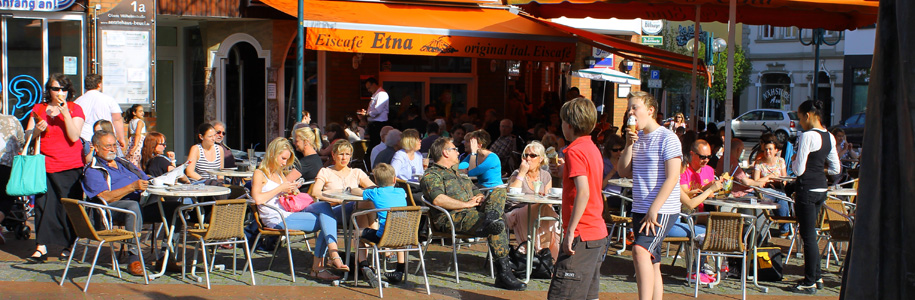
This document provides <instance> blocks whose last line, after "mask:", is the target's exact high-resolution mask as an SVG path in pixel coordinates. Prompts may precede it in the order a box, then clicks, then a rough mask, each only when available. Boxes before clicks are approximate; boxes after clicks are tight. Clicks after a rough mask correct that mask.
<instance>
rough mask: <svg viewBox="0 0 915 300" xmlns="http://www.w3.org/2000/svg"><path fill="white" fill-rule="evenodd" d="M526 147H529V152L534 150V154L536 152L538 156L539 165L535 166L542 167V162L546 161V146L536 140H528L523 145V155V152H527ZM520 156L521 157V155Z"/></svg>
mask: <svg viewBox="0 0 915 300" xmlns="http://www.w3.org/2000/svg"><path fill="white" fill-rule="evenodd" d="M527 149H530V150H531V152H534V154H537V156H540V166H537V167H538V168H540V167H543V165H544V164H543V162H545V161H546V148H544V147H543V144H541V143H540V142H538V141H533V142H530V143H528V144H527V146H524V150H523V151H521V154H522V155H523V154H524V153H527ZM522 158H523V156H522Z"/></svg>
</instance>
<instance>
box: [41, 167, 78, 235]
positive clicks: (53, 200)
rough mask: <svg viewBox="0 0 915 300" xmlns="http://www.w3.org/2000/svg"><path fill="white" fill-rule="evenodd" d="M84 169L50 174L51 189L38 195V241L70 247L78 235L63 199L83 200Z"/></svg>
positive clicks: (49, 185)
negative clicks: (71, 223) (71, 224)
mask: <svg viewBox="0 0 915 300" xmlns="http://www.w3.org/2000/svg"><path fill="white" fill-rule="evenodd" d="M80 175H82V170H81V168H75V169H70V170H66V171H60V172H56V173H48V192H47V193H45V194H43V195H38V196H37V197H35V242H36V243H38V244H39V245H60V246H67V247H69V246H70V244H72V243H73V239H74V238H75V237H76V235H75V234H74V233H73V227H71V226H70V221H69V219H68V218H67V213H66V211H65V210H64V207H63V204H62V203H61V201H60V198H71V199H77V200H82V198H83V187H82V186H81V185H80V184H79V177H80Z"/></svg>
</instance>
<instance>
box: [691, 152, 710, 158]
mask: <svg viewBox="0 0 915 300" xmlns="http://www.w3.org/2000/svg"><path fill="white" fill-rule="evenodd" d="M693 153H696V152H693ZM696 156H697V157H699V159H712V156H711V155H699V153H696Z"/></svg>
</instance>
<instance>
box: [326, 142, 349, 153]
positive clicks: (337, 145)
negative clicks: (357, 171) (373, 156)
mask: <svg viewBox="0 0 915 300" xmlns="http://www.w3.org/2000/svg"><path fill="white" fill-rule="evenodd" d="M330 149H331V152H332V153H333V154H337V153H340V151H343V150H349V153H350V154H352V153H353V144H350V143H349V141H347V140H346V139H339V140H337V141H336V142H334V144H333V145H330Z"/></svg>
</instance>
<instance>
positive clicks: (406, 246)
mask: <svg viewBox="0 0 915 300" xmlns="http://www.w3.org/2000/svg"><path fill="white" fill-rule="evenodd" d="M428 210H429V208H428V207H420V206H404V207H391V208H383V209H381V208H379V209H372V210H364V211H360V212H357V213H354V214H353V216H352V218H353V224H354V225H355V226H356V233H357V234H359V233H361V232H362V228H359V224H357V223H356V217H357V216H361V215H365V214H373V213H378V212H387V221H385V228H384V233H382V236H381V240H380V241H378V243H373V242H371V241H368V240H365V239H361V242H362V243H365V244H367V245H368V246H362V243H357V244H356V251H357V252H358V251H359V250H362V249H371V250H372V264H374V265H375V269H376V270H381V260H380V259H379V254H380V253H390V252H411V251H416V252H419V265H420V267H421V268H422V271H423V280H424V281H425V284H426V294H427V295H431V291H430V290H429V277H428V276H427V275H426V262H425V257H424V253H423V248H422V247H421V246H420V245H421V244H420V243H419V221H420V219H421V218H422V215H423V213H424V212H427V211H428ZM409 261H410V260H409V257H408V259H407V260H405V263H409ZM406 269H407V268H404V270H406ZM354 274H355V276H354V277H353V284H354V285H356V286H358V285H359V272H358V271H357V272H355V273H354ZM375 278H376V279H377V280H378V284H377V286H378V296H379V297H381V298H384V292H383V291H382V284H381V276H375Z"/></svg>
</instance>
